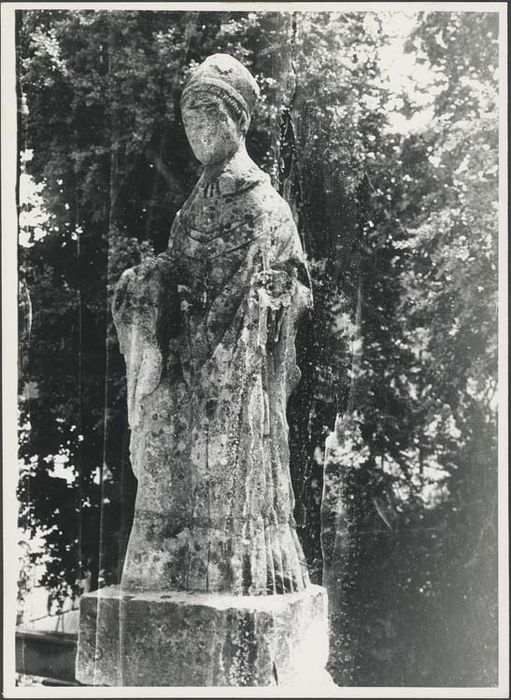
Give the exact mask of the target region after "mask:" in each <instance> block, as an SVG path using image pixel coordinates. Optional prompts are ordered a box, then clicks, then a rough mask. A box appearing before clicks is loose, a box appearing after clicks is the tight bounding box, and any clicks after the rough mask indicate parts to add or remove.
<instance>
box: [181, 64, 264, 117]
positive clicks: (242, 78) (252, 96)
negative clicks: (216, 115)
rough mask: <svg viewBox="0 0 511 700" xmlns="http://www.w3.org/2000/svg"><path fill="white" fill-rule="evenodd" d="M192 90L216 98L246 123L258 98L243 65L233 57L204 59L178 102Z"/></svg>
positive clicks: (255, 85) (257, 89)
mask: <svg viewBox="0 0 511 700" xmlns="http://www.w3.org/2000/svg"><path fill="white" fill-rule="evenodd" d="M195 91H201V92H203V91H207V92H210V93H212V94H215V95H218V96H220V97H221V98H222V99H224V100H225V101H226V102H227V103H228V104H230V105H231V107H233V108H234V109H235V111H236V112H237V113H239V114H241V113H244V114H245V115H246V117H247V121H249V120H250V117H251V115H252V112H253V109H254V106H255V104H256V102H257V99H258V97H259V86H258V84H257V83H256V81H255V79H254V77H253V76H252V74H251V73H250V71H248V70H247V69H246V68H245V66H244V65H242V64H241V63H240V62H239V61H238V60H236V59H235V58H234V57H233V56H229V54H225V53H215V54H213V55H212V56H208V57H207V58H206V59H205V60H204V61H203V62H202V63H201V64H200V66H199V67H198V68H197V69H196V70H195V71H194V72H193V73H192V75H191V77H190V79H189V80H188V82H187V84H186V86H185V89H184V90H183V95H182V97H181V101H184V100H185V99H186V97H188V96H190V95H191V93H192V92H195Z"/></svg>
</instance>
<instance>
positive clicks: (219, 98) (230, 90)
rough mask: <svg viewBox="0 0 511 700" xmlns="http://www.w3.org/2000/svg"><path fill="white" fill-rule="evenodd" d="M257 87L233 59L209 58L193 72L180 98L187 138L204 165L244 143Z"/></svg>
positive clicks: (243, 67) (233, 151) (228, 57)
mask: <svg viewBox="0 0 511 700" xmlns="http://www.w3.org/2000/svg"><path fill="white" fill-rule="evenodd" d="M258 97H259V87H258V85H257V83H256V81H255V80H254V78H253V77H252V75H251V74H250V72H249V71H248V70H247V69H246V68H245V66H243V65H242V64H241V63H240V62H239V61H237V60H236V59H235V58H233V57H232V56H229V55H228V54H221V53H217V54H214V55H212V56H208V58H206V60H205V61H203V63H201V65H200V66H199V67H198V68H197V69H196V70H195V71H194V73H193V74H192V76H191V78H190V79H189V81H188V83H187V84H186V86H185V89H184V91H183V95H182V97H181V112H182V116H183V123H184V127H185V131H186V135H187V137H188V140H189V142H190V145H191V147H192V150H193V152H194V154H195V156H196V157H197V158H198V159H199V160H200V161H201V163H203V164H204V165H211V164H214V163H219V162H221V161H224V160H227V159H228V158H230V157H232V156H233V155H234V154H235V153H236V151H237V150H238V149H239V148H240V146H241V144H242V143H243V141H244V139H245V136H246V133H247V131H248V126H249V124H250V117H251V116H252V111H253V109H254V106H255V103H256V101H257V98H258Z"/></svg>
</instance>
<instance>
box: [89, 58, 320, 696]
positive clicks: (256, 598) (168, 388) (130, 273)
mask: <svg viewBox="0 0 511 700" xmlns="http://www.w3.org/2000/svg"><path fill="white" fill-rule="evenodd" d="M257 94H258V89H257V85H256V83H255V81H254V79H253V78H252V76H251V75H250V74H249V73H248V71H247V70H246V69H245V68H244V67H243V66H241V64H239V63H238V62H237V61H236V60H235V59H233V58H231V57H229V56H223V55H217V56H213V57H210V58H209V59H207V60H206V61H205V62H204V63H203V64H202V65H201V66H200V67H199V68H198V69H197V71H196V72H195V73H194V74H193V76H192V79H191V80H190V83H189V85H188V86H187V87H186V89H185V91H184V94H183V100H182V115H183V122H184V125H185V129H186V132H187V135H188V138H189V140H190V144H191V146H192V149H193V151H194V152H195V154H196V156H197V158H198V159H199V160H201V162H202V163H203V164H204V166H205V167H204V171H203V173H202V175H201V178H200V179H199V181H198V183H197V185H196V187H195V189H194V190H193V192H192V194H191V196H190V197H189V199H188V200H187V202H186V203H185V204H184V206H183V208H182V210H181V211H180V212H179V213H178V214H177V216H176V219H175V221H174V224H173V226H172V231H171V233H170V239H169V246H168V249H167V250H166V251H165V253H163V254H162V255H160V256H158V257H156V258H152V259H149V260H145V261H144V262H143V263H142V264H140V265H138V266H137V267H135V268H132V269H130V270H127V271H126V272H125V273H124V274H123V275H122V277H121V279H120V281H119V283H118V285H117V288H116V292H115V297H114V304H113V316H114V321H115V324H116V327H117V332H118V336H119V342H120V348H121V351H122V353H123V354H124V357H125V360H126V370H127V380H128V387H127V388H128V415H129V423H130V428H131V443H130V449H131V463H132V467H133V471H134V474H135V476H136V477H137V479H138V491H137V499H136V504H135V515H134V521H133V527H132V531H131V535H130V540H129V544H128V550H127V554H126V559H125V563H124V570H123V575H122V581H121V587H120V588H109V589H103V590H101V591H100V592H99V593H93V594H90V595H86V596H84V597H83V599H82V601H81V619H80V638H79V650H78V660H77V678H78V680H80V681H81V682H82V683H86V684H91V685H110V686H119V685H120V686H123V685H135V686H169V685H170V686H219V685H225V686H232V685H272V684H277V683H278V684H279V685H282V684H285V685H289V684H292V683H298V684H299V685H300V686H301V687H302V688H303V686H304V684H305V682H306V679H309V680H310V681H313V680H314V679H315V681H314V682H322V680H324V679H325V678H328V676H325V672H324V670H323V669H324V663H325V660H326V654H327V647H328V634H327V627H326V592H325V590H324V589H322V588H319V587H315V586H311V585H310V583H309V578H308V573H307V566H306V563H305V559H304V556H303V552H302V548H301V545H300V542H299V540H298V537H297V535H296V527H295V522H294V519H293V508H294V496H293V491H292V486H291V478H290V467H289V448H288V426H287V421H286V404H287V400H288V397H289V395H290V393H291V391H292V390H293V388H294V387H295V385H296V383H297V381H298V380H299V377H300V372H299V370H298V368H297V366H296V353H295V336H296V330H297V323H298V321H299V319H300V318H301V317H302V316H303V314H304V313H305V312H306V310H307V309H308V308H310V306H311V290H310V280H309V276H308V272H307V268H306V264H305V257H304V254H303V250H302V246H301V243H300V238H299V236H298V233H297V230H296V226H295V224H294V221H293V217H292V214H291V211H290V209H289V207H288V205H287V204H286V203H285V202H284V200H283V199H282V198H281V197H280V196H279V195H278V193H277V192H276V191H275V190H274V189H273V187H272V186H271V183H270V180H269V178H268V176H267V175H265V174H264V173H263V172H262V171H261V170H260V169H259V168H258V167H257V166H256V165H255V163H253V161H252V160H251V159H250V158H249V156H248V154H247V151H246V149H245V134H246V130H247V128H248V123H249V120H250V112H251V110H252V107H253V105H254V103H255V100H256V98H257Z"/></svg>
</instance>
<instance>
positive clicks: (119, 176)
mask: <svg viewBox="0 0 511 700" xmlns="http://www.w3.org/2000/svg"><path fill="white" fill-rule="evenodd" d="M16 14H17V20H16V21H17V62H18V70H17V76H18V83H17V99H18V115H19V121H18V139H19V152H20V165H19V183H18V184H19V187H18V196H19V202H18V204H19V223H20V246H19V265H20V310H21V313H20V368H21V370H22V371H21V372H20V406H19V416H20V422H19V425H20V430H19V436H20V453H19V454H20V480H19V489H18V493H19V501H20V515H19V518H20V528H21V530H22V532H23V533H24V537H25V539H27V538H32V539H33V541H35V539H36V538H38V541H39V542H40V543H41V546H40V547H39V548H32V551H31V553H30V554H29V558H30V559H31V560H32V564H37V565H38V567H39V569H38V570H40V571H42V575H41V578H40V581H39V583H40V584H41V585H43V586H44V587H46V589H48V591H49V592H50V600H51V601H52V602H53V603H54V604H55V605H57V606H59V605H65V604H66V601H68V600H69V599H70V598H73V596H77V595H78V594H79V592H80V590H81V589H82V588H83V580H84V579H87V580H88V581H89V584H88V585H91V586H92V588H95V587H97V586H102V585H106V584H110V583H115V582H118V580H119V577H120V573H121V570H122V562H123V556H124V551H125V547H126V544H127V537H128V534H129V530H130V525H131V519H132V511H133V503H134V495H135V491H136V481H135V479H134V477H133V475H132V473H131V469H130V465H129V453H128V441H129V433H128V427H127V417H126V387H125V374H124V364H123V361H122V358H121V356H120V353H119V348H118V344H117V339H116V335H115V331H114V329H113V327H112V319H111V315H110V300H111V294H112V290H113V286H114V285H115V282H116V280H117V279H118V277H119V276H120V274H121V273H122V271H123V270H124V269H126V268H127V267H129V266H131V265H133V264H135V263H137V262H138V261H139V260H140V259H141V258H143V257H145V256H148V255H154V254H157V253H159V252H161V251H163V250H164V249H165V247H166V244H167V239H168V234H169V231H170V226H171V223H172V220H173V218H174V216H175V214H176V212H177V211H178V209H179V208H180V207H181V206H182V204H183V202H184V200H185V199H186V197H187V195H188V194H189V193H190V191H191V189H192V187H193V184H194V182H195V180H196V179H197V177H198V173H199V169H198V164H197V162H196V161H195V159H194V158H193V155H192V153H191V150H190V148H189V146H188V143H187V141H186V137H185V134H184V130H183V126H182V122H181V116H180V108H179V97H180V93H181V89H182V87H183V84H184V81H185V80H186V77H187V75H188V74H189V71H190V70H191V69H192V68H193V67H194V66H195V65H196V64H198V63H200V62H201V61H202V60H203V59H204V58H205V57H206V56H207V55H209V54H211V53H215V52H218V51H221V52H227V53H230V54H232V55H234V56H235V57H236V58H238V59H239V60H241V61H242V62H243V63H244V64H245V65H246V66H247V67H248V68H249V69H250V70H251V71H252V73H253V74H254V75H255V76H256V77H257V79H258V81H259V84H260V86H261V89H262V100H261V103H260V105H259V107H258V111H257V113H256V114H255V115H254V118H253V120H252V127H251V130H250V133H249V138H248V148H249V151H250V153H251V155H252V157H253V158H254V160H255V161H256V162H257V163H258V164H259V165H260V166H261V167H262V168H263V169H264V170H266V171H267V172H268V173H269V174H270V175H271V177H272V181H273V183H274V186H275V187H276V188H277V189H278V190H279V191H280V192H281V193H282V195H283V196H284V197H285V198H286V199H287V201H288V202H289V203H290V204H291V206H292V209H293V212H294V214H295V218H296V221H297V223H298V227H299V232H300V235H301V237H302V241H303V245H304V249H305V251H306V254H307V256H308V259H309V263H310V270H311V276H312V282H313V292H314V299H315V308H314V313H313V318H312V320H311V321H310V322H309V323H308V325H306V326H305V327H303V328H301V329H300V336H299V341H298V342H299V355H300V358H299V360H300V366H301V368H302V382H301V384H300V386H299V388H298V389H297V391H296V392H295V394H294V395H293V397H292V399H291V402H290V405H289V411H288V419H289V423H290V443H291V456H292V465H291V466H292V476H293V482H294V488H295V494H296V501H297V503H296V518H297V522H298V531H299V536H300V538H301V541H302V543H303V546H304V549H305V553H306V556H307V559H308V562H309V566H310V569H311V573H312V577H313V580H314V581H315V582H318V583H319V582H321V581H323V583H324V584H325V585H326V586H327V588H328V592H329V598H330V625H331V642H330V644H331V654H330V661H329V670H330V672H331V673H332V676H333V678H334V680H335V682H336V683H338V684H339V685H365V686H370V685H375V686H382V685H391V686H392V685H395V686H399V685H411V686H481V685H483V686H484V685H492V684H496V683H497V625H498V620H497V507H496V504H497V449H496V446H497V429H496V417H497V402H496V386H497V376H496V374H497V264H498V262H497V249H498V196H497V193H498V184H497V175H498V110H497V100H498V94H497V87H498V81H497V74H498V33H499V28H498V15H497V14H495V13H474V12H430V13H426V12H420V13H416V14H413V13H410V12H403V13H388V12H381V13H379V14H375V13H372V12H356V13H330V12H294V13H292V12H278V13H274V12H257V13H256V12H221V13H219V12H212V11H208V12H192V11H190V12H153V11H124V10H123V11H96V10H94V11H90V10H80V11H76V10H73V11H71V10H61V11H58V10H51V11H48V10H41V11H40V10H24V11H17V13H16ZM28 579H29V577H27V576H26V575H24V577H22V578H21V579H20V583H21V585H20V596H19V603H20V606H23V600H24V597H25V595H26V593H27V586H26V581H27V580H28Z"/></svg>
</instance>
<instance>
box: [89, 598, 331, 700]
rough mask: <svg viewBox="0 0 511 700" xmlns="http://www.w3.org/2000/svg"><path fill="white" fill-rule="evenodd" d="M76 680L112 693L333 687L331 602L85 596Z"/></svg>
mask: <svg viewBox="0 0 511 700" xmlns="http://www.w3.org/2000/svg"><path fill="white" fill-rule="evenodd" d="M80 619H81V622H80V637H79V647H78V648H79V652H78V657H77V665H76V677H77V680H78V681H80V682H81V683H85V684H92V685H108V686H268V685H279V686H282V685H283V686H299V687H301V688H303V687H304V684H305V685H307V684H310V685H311V686H315V687H316V688H317V685H318V683H325V682H326V683H328V675H326V674H325V672H324V670H323V669H324V665H325V661H326V656H327V651H328V650H327V644H328V643H327V638H328V637H327V627H326V625H327V621H326V593H325V590H324V589H323V588H321V587H319V586H309V587H308V588H307V590H306V591H303V592H301V593H288V594H286V595H282V596H232V595H225V594H197V593H187V592H177V591H174V592H161V593H157V592H134V593H127V592H125V591H121V590H120V588H119V587H116V586H112V587H109V588H105V589H102V590H101V591H96V592H94V593H90V594H87V595H85V596H83V598H82V600H81V606H80Z"/></svg>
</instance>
